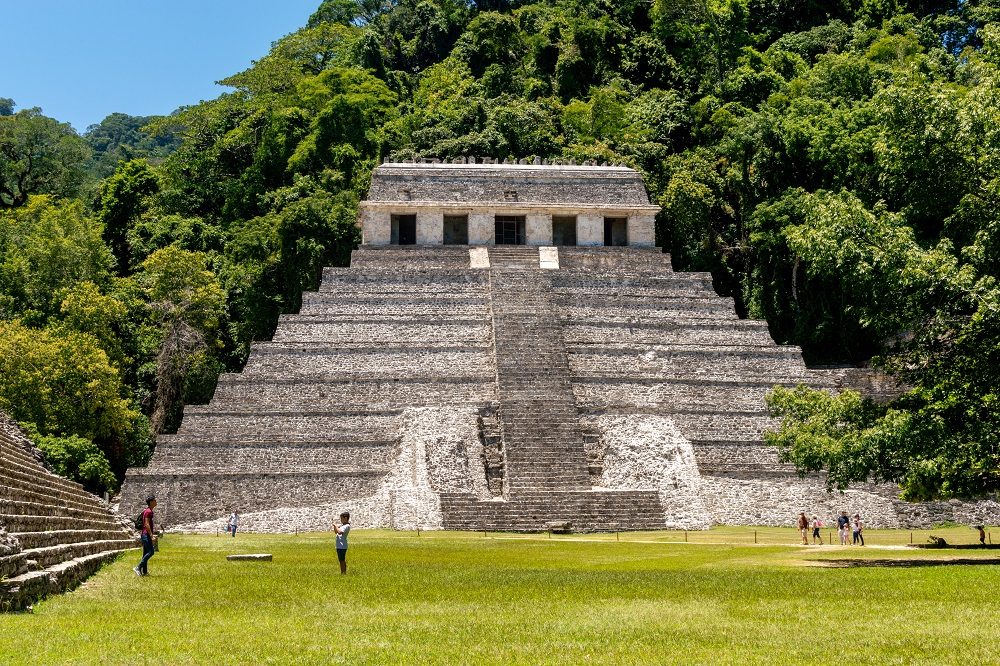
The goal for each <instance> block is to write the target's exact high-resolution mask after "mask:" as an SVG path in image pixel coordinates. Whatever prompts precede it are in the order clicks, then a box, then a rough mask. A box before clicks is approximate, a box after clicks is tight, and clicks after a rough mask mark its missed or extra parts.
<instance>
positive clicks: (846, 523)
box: [837, 511, 851, 546]
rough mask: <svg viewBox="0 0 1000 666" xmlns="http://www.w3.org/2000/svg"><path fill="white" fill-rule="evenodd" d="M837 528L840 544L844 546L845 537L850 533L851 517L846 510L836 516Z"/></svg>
mask: <svg viewBox="0 0 1000 666" xmlns="http://www.w3.org/2000/svg"><path fill="white" fill-rule="evenodd" d="M837 529H838V530H839V531H840V545H841V546H846V545H847V539H848V537H849V536H850V534H851V519H850V517H849V516H848V515H847V512H846V511H841V512H840V515H839V516H838V517H837Z"/></svg>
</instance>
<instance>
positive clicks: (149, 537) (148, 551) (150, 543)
mask: <svg viewBox="0 0 1000 666" xmlns="http://www.w3.org/2000/svg"><path fill="white" fill-rule="evenodd" d="M155 508H156V498H155V497H153V496H152V495H150V496H149V497H147V498H146V508H145V509H143V510H142V532H141V533H140V534H139V540H140V541H142V559H141V560H139V564H138V565H136V567H135V568H134V569H132V571H134V572H135V575H136V576H148V575H149V568H148V567H147V563H148V562H149V558H151V557H152V556H153V553H154V552H156V549H155V545H156V533H155V532H153V509H155Z"/></svg>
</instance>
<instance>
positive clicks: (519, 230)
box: [495, 215, 524, 245]
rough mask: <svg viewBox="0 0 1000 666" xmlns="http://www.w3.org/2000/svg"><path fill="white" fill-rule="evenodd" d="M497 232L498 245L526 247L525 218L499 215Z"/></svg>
mask: <svg viewBox="0 0 1000 666" xmlns="http://www.w3.org/2000/svg"><path fill="white" fill-rule="evenodd" d="M495 232H496V235H495V242H496V244H497V245H524V216H523V215H497V216H496V228H495Z"/></svg>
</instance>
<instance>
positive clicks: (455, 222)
mask: <svg viewBox="0 0 1000 666" xmlns="http://www.w3.org/2000/svg"><path fill="white" fill-rule="evenodd" d="M444 244H445V245H468V244H469V216H468V215H445V216H444Z"/></svg>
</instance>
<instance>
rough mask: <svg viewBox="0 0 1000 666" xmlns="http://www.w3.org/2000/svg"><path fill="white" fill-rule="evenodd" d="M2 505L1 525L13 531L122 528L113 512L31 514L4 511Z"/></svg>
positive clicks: (0, 512)
mask: <svg viewBox="0 0 1000 666" xmlns="http://www.w3.org/2000/svg"><path fill="white" fill-rule="evenodd" d="M2 509H3V507H0V525H3V526H4V527H6V528H7V530H8V531H9V532H10V533H12V534H15V533H18V532H46V531H49V530H108V529H120V527H121V526H120V525H119V524H118V522H117V521H116V520H115V519H114V518H113V517H112V516H111V514H104V515H103V516H98V515H94V516H93V517H79V516H66V515H48V516H45V515H31V514H16V513H4V512H3V511H2Z"/></svg>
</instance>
